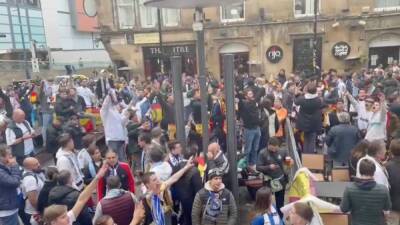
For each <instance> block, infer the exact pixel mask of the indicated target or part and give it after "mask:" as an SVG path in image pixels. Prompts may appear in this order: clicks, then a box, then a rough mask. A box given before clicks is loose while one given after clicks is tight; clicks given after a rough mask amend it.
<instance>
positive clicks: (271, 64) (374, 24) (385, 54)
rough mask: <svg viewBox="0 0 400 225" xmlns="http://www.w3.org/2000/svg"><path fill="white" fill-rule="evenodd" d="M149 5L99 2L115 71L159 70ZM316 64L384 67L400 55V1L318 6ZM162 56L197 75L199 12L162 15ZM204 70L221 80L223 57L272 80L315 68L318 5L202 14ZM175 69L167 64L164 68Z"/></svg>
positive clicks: (254, 0) (342, 0) (296, 2)
mask: <svg viewBox="0 0 400 225" xmlns="http://www.w3.org/2000/svg"><path fill="white" fill-rule="evenodd" d="M144 1H145V0H112V1H101V0H97V10H98V19H99V23H100V29H101V38H102V41H103V43H104V45H105V47H106V49H107V51H108V52H109V53H110V56H111V58H112V60H113V61H114V62H115V63H116V64H117V65H118V66H129V67H130V68H132V69H133V70H134V71H135V72H134V73H136V74H140V75H143V74H144V75H147V76H149V75H151V74H152V73H155V72H157V71H159V70H160V69H161V66H160V64H161V60H160V57H161V54H160V49H159V47H158V46H159V38H158V37H159V34H158V29H157V21H158V20H157V9H155V8H149V7H146V6H144V5H143V3H144ZM319 1H320V2H319V9H318V15H319V16H318V26H317V33H318V40H319V41H318V47H319V49H320V51H319V52H318V54H319V56H320V57H319V59H320V60H318V63H319V64H320V66H321V68H323V69H325V70H327V69H329V68H336V69H338V70H339V71H344V70H348V69H353V70H355V69H358V68H361V67H363V66H370V67H376V66H377V65H379V64H383V66H387V64H390V63H391V62H392V61H393V60H398V59H399V54H400V1H399V0H335V1H330V0H329V1H328V0H319ZM161 12H162V17H161V18H162V41H163V45H164V48H163V53H164V56H165V57H167V58H168V56H172V55H181V56H182V59H183V64H184V70H185V71H187V72H188V73H195V71H196V68H197V65H196V61H197V59H196V48H195V34H194V32H193V30H192V22H193V13H194V10H187V9H185V10H174V9H163V10H162V11H161ZM204 12H205V19H206V22H205V24H204V27H205V46H206V61H207V62H206V65H207V69H208V70H209V71H210V72H211V73H212V74H214V75H215V76H219V74H220V71H221V62H220V61H221V60H220V59H221V54H223V53H233V54H235V66H236V68H237V69H238V70H241V71H245V72H249V73H251V74H253V73H254V74H256V75H259V74H266V75H267V76H271V75H275V74H277V73H278V71H279V70H280V69H281V68H283V69H285V70H286V71H287V72H291V71H294V70H310V69H311V68H312V37H313V20H314V18H313V14H314V0H279V1H272V0H247V1H245V2H243V3H242V4H237V5H232V6H227V7H214V8H207V9H205V10H204ZM169 67H170V65H169V63H168V60H167V59H166V60H165V63H164V69H165V70H168V69H169Z"/></svg>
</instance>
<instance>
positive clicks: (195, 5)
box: [144, 0, 244, 199]
mask: <svg viewBox="0 0 400 225" xmlns="http://www.w3.org/2000/svg"><path fill="white" fill-rule="evenodd" d="M243 1H244V0H184V1H183V0H147V1H146V2H145V3H144V5H145V6H150V7H156V8H172V9H195V10H196V11H195V15H194V22H193V30H194V31H195V32H196V36H197V38H196V45H197V57H198V65H199V68H198V75H199V83H200V94H201V124H202V143H203V152H204V157H206V156H207V146H208V142H209V134H208V112H207V106H208V103H207V100H208V96H207V94H208V91H207V76H206V59H205V47H204V26H203V19H204V13H203V8H206V7H218V6H223V5H232V4H235V3H241V2H243ZM174 85H182V84H174ZM225 88H226V89H233V85H231V86H225ZM226 101H232V102H233V101H234V99H226ZM176 110H183V109H176ZM177 119H178V118H177ZM228 126H234V124H228ZM228 129H229V128H228ZM228 142H229V140H228ZM228 151H229V155H228V158H229V161H230V164H231V167H230V168H231V170H230V174H231V176H230V177H231V182H232V192H233V194H234V195H235V197H238V189H237V177H236V153H237V150H236V149H229V148H228ZM235 177H236V178H235ZM234 179H236V181H234ZM236 199H237V198H236Z"/></svg>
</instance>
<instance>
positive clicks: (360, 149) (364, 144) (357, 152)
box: [351, 139, 371, 161]
mask: <svg viewBox="0 0 400 225" xmlns="http://www.w3.org/2000/svg"><path fill="white" fill-rule="evenodd" d="M370 144H371V143H370V142H369V141H368V140H366V139H364V140H362V141H360V142H359V143H358V144H357V145H356V147H354V148H353V150H352V151H351V158H352V159H357V161H358V160H359V159H361V158H362V157H364V156H365V155H367V153H368V149H369V146H370Z"/></svg>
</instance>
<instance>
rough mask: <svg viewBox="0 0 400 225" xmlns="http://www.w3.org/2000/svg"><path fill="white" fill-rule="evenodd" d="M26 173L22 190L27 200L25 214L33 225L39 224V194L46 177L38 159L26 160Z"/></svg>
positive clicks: (24, 173) (29, 158)
mask: <svg viewBox="0 0 400 225" xmlns="http://www.w3.org/2000/svg"><path fill="white" fill-rule="evenodd" d="M23 164H24V172H23V175H22V177H23V179H22V183H21V190H22V193H23V196H24V199H25V214H26V215H27V217H28V218H29V219H30V223H31V225H35V224H38V221H39V212H38V210H37V203H38V197H39V193H40V191H41V190H42V188H43V185H44V181H45V175H44V174H43V170H42V169H41V168H40V163H39V161H38V160H37V159H36V158H33V157H28V158H26V159H25V160H24V163H23Z"/></svg>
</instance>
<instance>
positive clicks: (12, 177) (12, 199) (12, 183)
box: [0, 163, 22, 211]
mask: <svg viewBox="0 0 400 225" xmlns="http://www.w3.org/2000/svg"><path fill="white" fill-rule="evenodd" d="M21 179H22V172H21V170H20V169H19V167H18V165H16V166H12V167H7V166H5V165H3V164H2V163H0V211H1V210H13V209H17V208H18V198H17V188H18V187H19V185H20V183H21Z"/></svg>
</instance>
